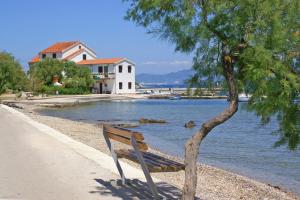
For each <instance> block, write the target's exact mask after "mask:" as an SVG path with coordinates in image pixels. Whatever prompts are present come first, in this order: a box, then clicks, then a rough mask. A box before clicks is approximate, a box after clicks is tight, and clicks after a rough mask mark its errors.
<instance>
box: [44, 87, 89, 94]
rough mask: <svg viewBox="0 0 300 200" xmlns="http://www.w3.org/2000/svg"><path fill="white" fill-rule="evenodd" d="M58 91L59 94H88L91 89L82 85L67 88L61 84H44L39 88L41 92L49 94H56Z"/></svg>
mask: <svg viewBox="0 0 300 200" xmlns="http://www.w3.org/2000/svg"><path fill="white" fill-rule="evenodd" d="M56 91H58V94H88V93H90V91H89V90H87V89H85V88H81V87H77V88H76V87H74V88H65V87H59V86H43V87H41V88H40V89H39V91H38V92H39V93H42V94H48V95H56Z"/></svg>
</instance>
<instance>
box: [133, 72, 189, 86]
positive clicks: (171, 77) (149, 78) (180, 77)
mask: <svg viewBox="0 0 300 200" xmlns="http://www.w3.org/2000/svg"><path fill="white" fill-rule="evenodd" d="M193 74H194V71H193V70H192V69H185V70H180V71H178V72H171V73H167V74H138V75H136V81H137V82H138V83H143V84H157V85H159V84H161V85H162V84H163V85H166V84H174V85H180V84H184V82H185V80H187V79H188V78H190V77H191V76H192V75H193Z"/></svg>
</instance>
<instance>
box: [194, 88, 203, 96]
mask: <svg viewBox="0 0 300 200" xmlns="http://www.w3.org/2000/svg"><path fill="white" fill-rule="evenodd" d="M201 95H203V92H202V90H201V88H196V90H195V92H194V96H201Z"/></svg>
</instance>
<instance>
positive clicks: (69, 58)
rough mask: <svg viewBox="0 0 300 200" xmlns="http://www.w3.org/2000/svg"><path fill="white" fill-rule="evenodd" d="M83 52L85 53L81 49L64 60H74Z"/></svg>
mask: <svg viewBox="0 0 300 200" xmlns="http://www.w3.org/2000/svg"><path fill="white" fill-rule="evenodd" d="M82 52H84V49H79V50H78V51H75V52H74V53H72V54H70V55H68V56H67V57H65V58H64V60H71V59H72V58H74V57H75V56H77V55H79V54H81V53H82Z"/></svg>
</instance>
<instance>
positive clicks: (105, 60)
mask: <svg viewBox="0 0 300 200" xmlns="http://www.w3.org/2000/svg"><path fill="white" fill-rule="evenodd" d="M121 60H124V58H103V59H93V60H82V61H80V62H78V63H77V64H79V65H98V64H114V63H118V62H120V61H121Z"/></svg>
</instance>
